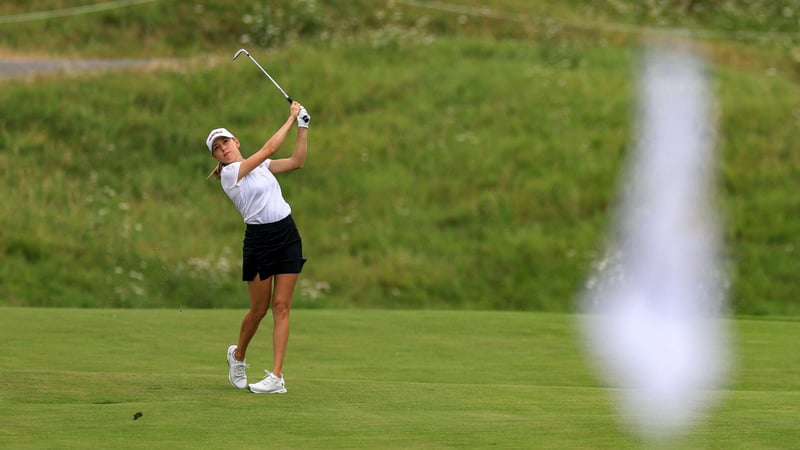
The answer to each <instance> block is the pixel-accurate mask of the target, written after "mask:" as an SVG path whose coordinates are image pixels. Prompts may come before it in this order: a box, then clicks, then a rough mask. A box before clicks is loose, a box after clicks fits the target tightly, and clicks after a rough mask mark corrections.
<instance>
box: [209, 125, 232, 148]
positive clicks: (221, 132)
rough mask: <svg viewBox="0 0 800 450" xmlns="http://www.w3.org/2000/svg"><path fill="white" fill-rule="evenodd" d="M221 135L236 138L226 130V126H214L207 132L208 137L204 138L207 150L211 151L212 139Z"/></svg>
mask: <svg viewBox="0 0 800 450" xmlns="http://www.w3.org/2000/svg"><path fill="white" fill-rule="evenodd" d="M221 137H226V138H232V139H236V136H234V135H233V133H231V132H230V131H228V129H227V128H214V129H213V130H211V132H210V133H208V137H207V138H206V146H207V147H208V151H212V150H211V146H212V145H214V141H215V140H216V139H217V138H221Z"/></svg>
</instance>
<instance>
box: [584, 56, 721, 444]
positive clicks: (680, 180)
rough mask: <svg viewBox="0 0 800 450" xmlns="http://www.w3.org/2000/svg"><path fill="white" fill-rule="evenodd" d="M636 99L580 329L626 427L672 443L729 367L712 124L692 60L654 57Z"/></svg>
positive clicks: (695, 61)
mask: <svg viewBox="0 0 800 450" xmlns="http://www.w3.org/2000/svg"><path fill="white" fill-rule="evenodd" d="M639 98H640V101H639V110H638V113H639V114H638V120H639V123H638V128H637V132H638V135H637V136H636V142H635V146H634V149H633V150H634V152H633V154H632V155H631V159H630V164H629V167H628V173H627V178H626V179H625V180H624V181H625V182H624V184H623V185H622V189H623V191H622V198H621V208H620V210H619V213H620V215H619V217H618V218H617V222H616V229H615V230H614V231H615V233H614V235H613V236H612V239H611V241H612V242H611V245H610V249H609V250H608V252H607V253H606V256H605V258H604V259H603V261H601V262H599V263H598V264H597V267H596V268H595V269H596V272H595V273H594V274H593V276H592V277H591V278H590V279H589V281H588V283H587V290H586V293H585V295H584V297H583V299H582V304H581V308H582V311H581V312H582V313H583V314H581V318H582V321H583V322H582V325H583V328H584V331H585V333H584V336H585V337H586V339H587V345H588V347H589V349H590V351H591V352H592V355H593V356H595V358H596V360H597V362H598V363H599V366H600V368H601V369H602V373H603V375H604V376H605V377H606V381H607V382H608V383H610V385H611V386H612V387H614V388H618V389H617V390H616V391H615V392H616V393H617V394H618V397H617V399H618V402H619V406H620V407H621V409H622V411H623V413H624V416H625V418H626V419H627V420H628V424H629V425H631V426H632V427H634V428H635V429H636V431H639V432H641V433H642V434H644V435H645V436H646V437H666V436H672V435H677V434H681V433H682V432H684V431H686V430H687V429H688V428H689V427H690V426H691V425H692V424H693V423H694V422H695V421H696V420H697V419H698V418H699V417H700V415H701V414H702V412H703V411H704V410H706V409H707V407H708V406H709V404H710V402H711V400H712V397H713V395H714V390H715V388H717V387H719V385H720V383H721V382H722V381H723V377H724V375H725V369H726V361H727V359H728V356H729V355H728V354H727V342H726V340H725V330H724V323H723V322H722V319H721V317H720V316H721V313H722V312H723V311H724V310H725V298H724V297H725V295H724V291H725V289H724V286H723V281H724V276H723V271H722V268H721V266H720V264H719V261H718V256H719V255H718V250H719V249H718V247H719V242H718V239H719V238H718V236H719V233H718V230H717V224H716V217H715V216H714V211H713V210H714V207H713V201H712V195H713V185H714V175H713V166H714V155H713V147H714V146H713V134H712V132H713V131H712V130H713V120H712V118H711V111H710V108H709V92H708V86H707V85H706V80H705V76H704V73H703V67H702V64H701V62H700V61H699V60H698V59H697V58H696V57H694V56H692V55H690V54H687V53H683V52H678V51H666V50H658V51H655V52H651V53H650V54H648V55H647V56H646V58H645V64H644V66H643V72H642V78H641V82H640V91H639Z"/></svg>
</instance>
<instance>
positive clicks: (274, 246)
mask: <svg viewBox="0 0 800 450" xmlns="http://www.w3.org/2000/svg"><path fill="white" fill-rule="evenodd" d="M305 263H306V260H305V259H304V258H303V242H302V240H301V239H300V232H299V231H298V230H297V225H295V223H294V219H292V216H291V214H290V215H288V216H286V218H284V219H281V220H279V221H277V222H273V223H264V224H247V229H246V230H245V232H244V243H243V245H242V281H253V280H254V279H255V278H256V274H258V275H260V277H261V279H262V280H266V279H267V278H269V277H271V276H273V275H277V274H281V273H300V272H301V271H302V270H303V265H304V264H305Z"/></svg>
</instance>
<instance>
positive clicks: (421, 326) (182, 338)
mask: <svg viewBox="0 0 800 450" xmlns="http://www.w3.org/2000/svg"><path fill="white" fill-rule="evenodd" d="M242 314H243V311H240V310H179V309H175V310H165V309H160V310H109V309H39V308H0V338H2V341H3V343H4V351H3V352H2V354H0V423H2V424H3V426H2V427H0V447H4V448H234V447H237V448H267V447H270V448H285V449H292V448H298V449H299V448H303V449H308V448H641V447H642V446H643V444H645V446H646V444H648V443H647V442H644V441H642V440H640V437H639V436H637V435H636V434H632V433H630V432H629V431H628V430H627V428H625V427H623V426H620V422H619V420H618V419H619V418H620V414H619V412H618V411H617V409H616V408H615V407H614V403H613V398H614V397H613V395H614V391H613V390H611V389H608V388H606V387H604V386H603V384H602V383H600V382H598V381H597V380H596V378H595V377H594V373H593V370H592V369H591V364H589V363H588V362H587V360H586V358H585V356H586V355H585V354H584V351H583V348H582V345H581V344H580V341H579V339H578V332H577V330H576V321H575V318H574V316H570V315H561V314H542V313H530V312H478V311H470V312H463V311H462V312H457V311H448V312H445V311H384V310H298V311H295V312H293V313H292V314H293V315H292V327H293V328H292V337H291V340H290V347H289V355H288V359H287V362H286V366H285V377H286V382H287V388H288V391H289V392H288V393H287V394H286V395H277V396H276V395H272V396H269V395H261V396H259V395H254V394H250V393H247V392H246V391H236V390H234V389H233V388H232V387H231V386H230V385H229V384H228V381H227V377H226V374H227V366H226V364H225V349H226V348H227V346H228V345H230V344H231V343H233V342H234V339H235V337H236V334H237V330H238V326H239V321H240V319H241V316H242ZM270 322H271V320H270V319H269V318H267V319H265V322H264V323H263V325H262V330H261V331H260V332H259V334H257V335H256V338H255V340H254V342H253V344H252V345H251V348H250V351H249V355H248V362H249V363H250V365H251V367H250V369H249V370H248V375H249V377H250V378H251V379H253V380H257V379H258V378H259V377H260V375H261V374H262V372H261V371H262V369H269V368H270V367H269V366H270V365H271V344H270V341H271V339H270V333H271V327H270V325H271V323H270ZM730 323H731V329H732V335H733V336H734V342H735V348H736V353H737V355H738V356H737V358H736V360H737V363H736V369H735V370H734V371H733V373H732V375H731V379H730V383H729V385H728V386H727V387H726V388H725V389H724V390H722V391H721V392H720V393H719V394H720V395H719V401H718V402H717V403H716V405H715V406H714V407H712V408H711V409H710V410H709V411H708V414H707V417H705V418H704V420H703V421H701V422H700V423H698V424H697V426H696V427H694V428H692V429H690V430H687V433H686V436H682V437H681V438H680V439H678V440H676V441H674V442H671V443H670V445H672V446H674V447H677V448H726V449H728V448H790V447H792V446H794V445H796V443H797V442H800V428H798V427H797V423H800V408H797V405H798V404H800V375H798V374H799V373H800V356H798V352H796V351H795V342H797V339H798V338H799V337H800V322H798V321H780V320H746V319H739V320H732V321H730ZM139 412H140V413H141V414H142V415H141V417H139V418H138V419H136V420H134V415H135V414H136V413H139Z"/></svg>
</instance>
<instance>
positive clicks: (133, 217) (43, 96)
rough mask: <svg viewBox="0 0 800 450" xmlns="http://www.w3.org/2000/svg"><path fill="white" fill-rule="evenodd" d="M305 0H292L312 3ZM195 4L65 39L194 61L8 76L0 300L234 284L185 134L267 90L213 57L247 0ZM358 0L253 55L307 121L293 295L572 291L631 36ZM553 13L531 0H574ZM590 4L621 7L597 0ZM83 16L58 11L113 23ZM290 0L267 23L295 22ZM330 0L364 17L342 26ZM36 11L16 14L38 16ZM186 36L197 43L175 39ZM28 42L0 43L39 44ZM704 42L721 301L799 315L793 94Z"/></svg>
mask: <svg viewBox="0 0 800 450" xmlns="http://www.w3.org/2000/svg"><path fill="white" fill-rule="evenodd" d="M465 3H467V2H465ZM623 3H625V2H616V3H615V4H618V5H622V4H623ZM270 4H271V5H273V3H270ZM312 4H314V2H304V3H303V4H302V5H301V4H299V3H298V4H297V5H295V7H297V8H299V7H305V8H310V7H311V6H314V7H316V8H320V9H321V10H322V9H324V10H325V11H328V9H325V8H328V7H329V6H330V5H328V6H323V5H322V4H321V3H319V4H315V5H312ZM526 4H527V3H526ZM625 4H627V3H625ZM198 5H199V4H198ZM198 5H194V6H193V8H194V9H192V10H191V14H194V15H191V14H190V11H189V10H184V9H182V8H185V7H186V6H185V5H183V6H177V5H176V4H174V3H172V2H167V3H163V2H156V3H154V4H152V5H149V6H147V7H142V8H136V9H134V10H131V11H129V12H122V11H119V12H114V13H109V14H110V15H111V16H112V17H117V16H119V18H120V23H121V30H123V32H122V35H124V36H127V35H128V34H127V33H128V32H129V31H130V30H132V29H136V28H137V26H138V25H136V26H134V25H133V24H142V23H148V24H151V26H152V30H151V31H152V33H153V34H156V35H159V36H161V37H162V38H163V39H162V40H160V41H158V42H157V43H151V42H150V41H149V40H145V41H143V43H144V44H143V46H142V47H134V46H131V45H130V43H128V44H122V43H120V42H119V41H115V40H114V39H110V40H109V41H104V42H105V43H102V44H101V43H98V47H96V48H94V47H92V48H87V47H81V45H83V44H80V43H79V41H74V42H75V44H74V45H75V46H76V47H74V49H73V50H74V51H75V52H79V53H83V52H86V53H87V54H94V55H98V54H100V55H102V54H104V52H106V50H102V49H101V48H104V47H103V46H108V47H107V48H108V49H111V48H114V49H116V51H117V52H119V48H120V46H123V45H126V46H123V47H121V48H123V49H126V50H127V51H125V52H122V53H125V54H128V55H140V54H141V51H142V49H146V48H151V49H152V48H156V49H163V48H166V47H170V48H174V49H175V50H174V52H175V54H192V53H195V54H196V53H198V52H209V51H210V53H205V59H206V60H208V61H209V63H208V64H197V63H196V62H195V63H191V64H190V63H188V62H187V63H186V64H185V65H180V64H179V65H178V66H177V67H178V68H177V69H175V68H173V69H164V70H159V71H144V72H134V73H102V74H92V75H86V76H68V77H55V78H45V79H40V80H38V81H36V82H29V81H7V82H4V84H3V89H2V90H0V117H2V118H3V119H2V122H0V146H2V152H0V170H2V176H3V180H4V181H3V183H4V184H3V185H4V194H5V195H4V196H3V197H2V200H0V206H1V207H2V211H3V214H2V215H0V256H2V258H3V262H4V264H3V265H2V267H0V289H2V292H0V302H2V303H3V304H26V305H57V306H60V305H63V306H67V305H69V306H75V305H77V306H118V307H162V306H167V307H179V306H181V305H183V306H194V307H230V306H241V305H243V304H244V297H245V291H244V286H243V284H242V283H241V282H240V281H238V279H239V263H240V256H239V252H240V242H241V233H242V227H243V225H242V224H241V220H240V218H238V216H237V214H236V211H235V210H234V209H233V207H232V206H231V205H230V202H229V200H228V199H227V198H226V197H225V196H224V194H223V193H222V192H221V190H220V188H219V186H217V185H215V184H214V183H213V182H209V181H206V180H205V174H206V173H207V171H208V170H210V168H211V167H212V166H213V162H212V160H211V159H210V158H209V157H208V154H207V153H206V150H205V148H204V145H203V139H204V137H205V134H206V133H207V131H208V130H209V129H210V128H213V127H216V126H227V127H229V128H230V129H232V130H233V131H234V132H235V133H236V134H237V136H238V137H239V138H240V139H241V141H242V143H243V150H244V151H245V153H248V152H249V151H252V150H255V149H256V148H257V147H258V146H260V144H261V143H263V141H264V140H265V139H266V138H268V137H269V135H270V134H271V133H272V132H273V131H274V129H275V128H276V127H277V125H278V124H279V123H280V122H281V121H282V120H283V118H284V116H285V114H286V105H285V104H284V103H283V102H282V100H281V98H280V96H279V94H278V93H277V92H276V91H275V90H274V88H273V87H272V86H271V85H270V84H269V83H268V82H267V80H265V79H264V77H263V75H262V74H261V73H260V72H259V71H258V70H257V69H256V68H255V67H253V66H252V65H250V64H248V63H246V62H237V63H232V62H230V61H229V57H230V54H232V51H233V50H235V49H236V48H238V47H239V46H241V45H242V42H243V39H244V40H246V39H250V40H251V41H250V42H254V41H252V40H253V39H256V37H255V34H252V35H250V36H249V37H247V38H243V37H242V34H241V33H242V31H241V30H242V28H241V27H240V25H241V23H244V22H246V21H250V23H251V25H253V26H256V25H257V20H256V19H255V18H253V17H250V18H249V19H248V18H247V15H248V14H250V15H251V16H252V15H253V14H254V12H253V11H254V8H255V6H253V5H252V4H247V3H245V4H242V6H236V7H235V8H232V9H231V10H225V11H223V9H224V8H223V7H222V5H221V4H217V3H216V2H208V3H205V4H204V6H203V10H202V11H198V10H197V8H198ZM276 5H278V6H275V8H278V7H279V6H280V7H283V6H282V5H283V4H280V3H278V4H276ZM340 6H342V5H340ZM356 6H358V5H355V6H353V7H352V8H350V7H347V6H342V9H341V10H340V11H338V12H337V13H336V14H328V15H324V16H323V17H324V18H322V19H314V20H318V21H317V22H313V23H311V24H308V27H309V28H308V30H309V31H308V34H307V35H302V36H300V35H296V34H295V35H289V34H287V35H281V36H282V37H281V39H282V40H281V45H282V46H280V47H277V48H272V49H271V50H269V51H268V52H267V51H265V50H256V51H255V56H257V57H260V59H261V60H262V62H263V63H264V64H265V65H267V67H268V68H269V69H270V72H271V73H272V74H273V75H274V76H275V77H276V78H277V79H278V80H280V82H281V84H282V85H284V87H285V88H286V89H287V90H288V91H289V92H290V93H291V94H293V95H294V96H295V97H297V98H298V99H299V100H300V101H302V102H303V103H304V104H305V105H306V106H307V107H308V108H309V111H311V113H312V115H313V117H314V120H313V122H312V128H311V149H310V150H311V152H310V155H309V159H308V164H307V166H306V168H305V169H304V170H302V171H300V172H297V173H292V174H289V175H286V176H284V177H282V186H283V188H284V193H285V195H286V197H287V198H288V200H289V201H290V203H291V204H292V205H293V207H294V210H295V212H294V214H295V218H296V219H297V221H298V223H299V225H300V228H301V232H302V233H303V236H304V240H305V247H306V252H307V256H308V258H309V259H310V262H309V264H308V265H307V266H306V270H305V272H304V275H303V277H302V278H301V284H300V286H299V292H298V297H297V304H298V305H299V306H304V307H351V306H372V307H397V308H410V307H428V308H446V307H462V308H475V309H483V308H502V309H536V310H556V311H564V310H570V309H571V308H572V301H573V300H572V299H573V298H574V295H575V293H576V292H577V291H578V290H580V289H581V287H582V284H583V283H584V280H585V278H586V275H587V273H588V272H589V269H590V267H591V266H592V264H595V263H597V260H598V258H599V257H600V256H599V255H598V254H597V252H598V250H599V249H600V248H602V245H601V240H602V239H603V237H604V233H605V231H606V229H607V220H608V213H609V212H610V209H611V208H612V206H613V204H612V201H613V197H614V195H615V193H616V188H617V186H616V180H617V171H618V168H619V167H620V163H621V161H622V159H623V158H624V156H625V151H626V148H627V146H628V144H629V142H630V124H631V122H632V121H631V119H632V115H633V112H632V108H631V106H630V105H631V104H632V98H631V95H632V91H633V89H632V88H633V82H634V81H633V80H634V77H633V68H634V67H635V61H636V57H637V56H638V53H637V51H636V50H635V48H636V47H635V46H630V45H629V44H630V42H629V41H621V42H620V45H614V44H613V42H612V41H610V40H605V39H603V40H595V41H592V40H589V39H586V38H587V37H590V36H591V35H590V34H581V33H578V32H576V33H575V34H570V33H569V32H568V31H565V30H564V29H563V28H561V29H555V30H553V34H552V35H548V36H549V37H546V38H542V36H543V35H542V34H539V33H542V30H541V29H539V30H538V31H537V30H533V31H531V30H526V29H525V27H523V26H520V25H519V24H517V25H513V24H512V25H513V26H514V27H516V28H513V29H512V30H511V31H512V32H507V31H506V32H500V31H499V30H500V28H501V26H500V24H501V23H502V22H501V21H498V22H497V23H495V22H492V21H491V20H490V19H486V20H480V19H478V18H475V17H467V18H466V19H462V18H459V17H458V16H455V17H452V16H451V15H446V14H435V13H430V15H426V14H423V13H420V12H419V11H418V10H415V11H417V13H416V14H417V15H416V16H414V15H411V14H410V13H409V12H408V10H407V9H403V8H402V7H401V6H397V5H394V6H393V7H392V6H391V4H390V3H387V6H386V8H384V9H380V10H376V9H375V8H373V9H370V10H369V11H368V12H362V10H361V9H358V8H356ZM361 6H363V5H361ZM520 7H521V6H520V4H519V3H514V2H511V1H504V2H498V4H497V6H496V8H497V9H500V10H502V9H504V8H505V9H513V8H520ZM567 7H568V6H563V5H562V6H561V7H560V8H567ZM4 8H5V6H4ZM287 8H288V6H287ZM590 9H591V8H590ZM9 11H11V10H9V9H6V10H2V12H3V13H8V12H9ZM275 11H276V10H273V13H275ZM364 11H366V10H364ZM564 11H567V10H566V9H559V8H556V7H555V6H553V7H552V9H545V10H537V9H535V8H532V9H531V10H529V12H530V13H531V14H534V13H548V14H549V13H558V14H565V15H566V16H569V14H580V13H581V11H584V12H585V11H586V8H579V7H578V6H575V7H574V8H573V9H569V10H568V11H569V13H565V12H564ZM214 12H217V13H219V17H218V18H219V20H220V21H221V23H227V24H229V25H230V29H231V30H233V29H234V28H235V29H236V30H237V33H236V35H235V36H234V35H233V34H229V35H224V33H223V35H220V34H215V32H216V31H218V30H217V29H216V28H214V27H213V25H212V23H211V22H209V21H207V20H206V16H207V15H211V16H213V13H214ZM157 13H170V14H172V15H173V16H174V14H176V13H181V14H185V15H186V16H187V18H189V19H190V20H189V19H187V20H189V23H190V24H192V27H193V28H192V29H193V30H194V31H192V32H184V33H183V34H180V33H179V36H178V35H175V36H173V35H172V34H171V32H169V31H168V30H167V28H166V27H162V26H160V25H159V23H160V22H159V21H156V20H155V19H153V20H151V19H152V18H151V15H153V14H157ZM601 13H602V14H601ZM357 14H361V15H360V16H357ZM592 14H595V15H599V16H603V14H607V15H608V17H612V18H619V17H620V15H619V14H618V13H614V12H613V11H610V10H602V11H600V10H599V7H595V9H594V10H592ZM686 14H689V12H687V13H686ZM696 14H700V16H702V14H711V13H709V12H708V11H707V10H706V12H703V13H702V14H701V13H696ZM700 16H698V17H700ZM102 17H105V16H104V15H102V14H101V15H99V16H92V17H86V18H84V19H74V18H73V19H68V20H75V21H82V22H81V23H84V24H86V23H89V24H92V26H93V27H98V26H99V27H100V29H101V30H105V31H108V30H107V29H106V28H105V25H103V23H104V22H103V20H110V19H102V20H101V18H102ZM123 17H124V20H123V19H122V18H123ZM292 17H295V16H291V15H284V16H283V19H282V20H285V21H287V22H286V23H293V22H292V21H297V20H300V19H302V17H300V18H298V17H295V18H294V19H293V18H292ZM347 17H351V18H352V17H358V19H359V20H356V21H355V22H352V21H351V23H355V24H356V25H353V27H351V28H348V27H346V26H345V25H343V24H345V23H347V21H346V20H344V19H343V18H347ZM692 17H694V16H692ZM98 20H100V22H101V23H100V24H98V23H97V21H98ZM309 20H310V19H309ZM637 20H639V19H637ZM676 20H677V19H676ZM193 21H197V22H196V23H195V22H193ZM234 22H236V26H235V27H234ZM47 23H49V22H44V23H42V24H29V25H24V26H25V27H30V29H31V30H33V33H32V34H33V35H35V34H37V33H39V32H41V31H42V29H43V28H46V27H47V25H46V24H47ZM691 23H693V22H691ZM750 25H752V24H750ZM22 26H23V25H14V27H18V28H19V27H22ZM223 29H225V27H223ZM244 29H245V30H250V31H246V32H247V33H254V32H253V31H252V28H247V27H245V28H244ZM303 29H305V28H303ZM7 30H8V28H3V29H2V30H0V32H7ZM125 30H128V31H125ZM331 30H338V32H336V33H334V32H333V31H331ZM348 30H349V31H348ZM529 32H530V33H532V34H526V33H529ZM193 33H198V34H193ZM231 33H232V32H231ZM326 33H327V34H326ZM503 33H507V34H505V35H504V34H503ZM509 33H510V34H509ZM191 36H195V37H198V39H199V41H198V42H195V43H194V44H191V45H189V44H185V43H184V42H183V41H182V40H180V39H179V38H180V37H183V38H188V37H191ZM304 36H305V39H306V40H308V42H304ZM471 36H473V37H471ZM499 36H505V37H504V38H503V39H498V37H499ZM526 36H528V37H531V36H538V37H540V38H541V39H535V40H534V39H528V38H526ZM26 39H27V38H26V37H25V36H22V35H20V36H18V37H17V38H16V40H13V41H8V42H10V43H11V44H8V45H10V46H12V47H14V46H18V47H19V48H25V46H28V45H35V44H33V43H32V42H29V41H27V40H26ZM267 44H268V43H267ZM267 44H264V45H267ZM38 45H43V46H45V47H42V48H46V46H47V45H48V44H47V43H46V41H45V42H44V43H43V44H41V43H40V44H38ZM162 45H163V46H165V47H161V46H162ZM787 45H791V44H787ZM256 48H258V47H256ZM719 48H720V47H717V46H713V45H711V50H710V51H708V53H709V54H710V55H711V56H712V58H713V60H714V61H716V62H717V64H716V65H714V66H713V67H714V70H713V76H714V79H715V82H716V94H717V98H718V101H719V111H720V154H721V157H722V159H721V163H720V170H721V174H722V176H721V184H722V186H721V188H722V189H721V197H722V198H721V200H722V201H721V204H722V206H723V215H724V219H725V227H726V239H727V248H728V249H729V255H728V257H729V258H728V260H729V263H730V279H731V288H732V289H731V292H732V295H733V298H734V304H735V309H736V311H737V312H740V313H748V314H780V313H787V314H796V313H798V312H800V304H798V301H797V300H796V298H795V296H794V292H796V291H797V281H796V277H794V276H793V274H795V273H797V272H798V266H797V263H796V262H795V260H796V259H797V258H796V252H797V249H796V244H795V241H796V239H794V236H796V235H797V231H798V222H797V219H796V217H800V215H798V214H796V212H797V210H798V209H799V208H798V202H797V201H796V195H795V192H796V190H797V182H796V178H797V176H796V175H797V173H798V165H800V160H798V157H797V155H795V153H796V152H793V151H792V149H793V141H794V136H795V135H796V131H797V126H798V119H797V112H796V105H797V104H798V96H799V95H800V93H798V90H797V88H796V86H795V84H794V83H793V82H792V79H791V76H792V75H791V72H786V71H785V70H782V69H781V70H766V68H764V70H756V69H754V67H759V65H760V64H761V65H764V64H767V63H766V61H771V59H770V58H772V57H773V55H774V53H773V52H774V51H775V50H774V48H772V49H769V50H768V51H766V52H765V53H758V48H756V47H750V46H747V47H742V48H745V49H746V52H748V53H749V52H755V54H758V55H761V56H762V57H763V58H764V59H763V60H758V59H756V60H754V61H751V62H750V63H749V64H741V63H740V62H739V61H738V60H736V59H732V58H730V57H729V56H726V55H730V54H731V53H730V52H734V53H735V50H736V49H738V48H739V47H734V50H731V48H726V50H725V51H719ZM251 50H252V49H251ZM726 58H729V59H726ZM759 61H760V62H759ZM183 67H185V69H183ZM770 67H772V65H770ZM776 67H781V66H779V65H776ZM289 147H290V146H287V148H289Z"/></svg>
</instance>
